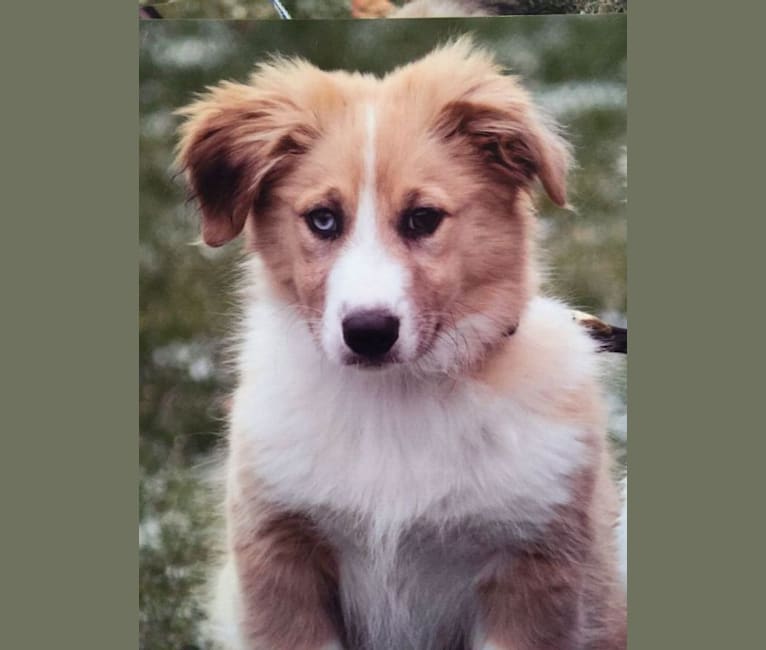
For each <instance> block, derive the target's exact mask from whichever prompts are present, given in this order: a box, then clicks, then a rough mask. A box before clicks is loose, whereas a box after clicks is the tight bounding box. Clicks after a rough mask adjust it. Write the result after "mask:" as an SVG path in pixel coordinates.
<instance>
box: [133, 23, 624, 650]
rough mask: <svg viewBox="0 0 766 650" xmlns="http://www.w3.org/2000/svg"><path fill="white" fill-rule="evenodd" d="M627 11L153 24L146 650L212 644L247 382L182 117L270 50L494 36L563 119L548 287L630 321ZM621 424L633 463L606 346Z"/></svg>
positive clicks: (143, 566) (144, 168) (327, 51)
mask: <svg viewBox="0 0 766 650" xmlns="http://www.w3.org/2000/svg"><path fill="white" fill-rule="evenodd" d="M625 27H626V22H625V17H624V16H620V15H611V16H558V17H556V16H551V17H546V16H539V17H538V16H528V17H515V18H498V19H478V20H476V19H474V20H430V21H417V20H416V21H399V20H397V21H387V20H383V21H353V22H352V21H328V22H324V21H301V22H297V21H281V22H272V21H268V22H235V23H232V22H216V21H144V22H142V23H141V25H140V160H141V163H140V165H141V168H140V217H139V218H140V221H139V228H140V248H139V254H140V257H139V269H140V318H139V326H140V347H139V354H140V366H141V374H140V443H139V444H140V448H139V449H140V452H139V453H140V490H139V499H140V529H139V553H140V558H139V562H140V647H141V648H145V649H147V650H148V649H152V650H154V649H168V648H173V649H176V648H178V649H184V650H192V649H195V648H198V649H202V648H208V647H210V646H208V645H207V643H206V641H205V640H204V638H202V635H201V633H200V626H199V624H200V622H202V620H203V612H202V608H201V604H200V588H201V585H202V584H203V581H204V578H205V570H206V567H207V566H208V563H209V560H210V559H211V557H212V553H213V550H212V549H213V548H214V545H215V543H216V540H217V538H218V537H219V532H218V529H217V527H216V512H217V510H218V508H217V504H216V502H215V499H214V497H213V496H212V490H211V489H210V486H209V485H208V484H207V483H206V482H205V480H204V479H205V475H206V474H207V471H208V469H209V467H210V465H211V462H212V461H211V459H212V458H214V457H215V455H216V452H217V450H220V447H221V442H222V441H221V437H220V436H221V431H222V430H223V423H222V416H223V401H224V400H225V398H226V395H227V392H228V390H229V389H230V382H231V379H230V378H229V377H228V376H227V375H226V374H225V373H224V372H223V370H222V366H223V364H222V363H221V353H222V347H223V344H224V342H225V335H226V333H227V332H229V331H230V326H231V323H232V321H233V316H234V314H235V310H234V308H233V301H232V289H233V286H234V266H235V261H236V259H237V258H238V256H239V251H238V245H237V244H236V242H235V243H233V244H230V245H228V246H225V247H223V248H222V249H216V250H211V249H207V248H205V247H203V246H199V245H196V243H195V242H196V241H197V239H198V216H197V213H196V210H195V207H194V206H193V205H191V204H189V203H188V202H187V201H186V193H185V189H184V187H183V183H182V182H181V179H180V178H179V177H178V176H177V175H176V174H175V172H174V170H173V169H172V168H171V165H172V159H173V147H174V145H175V129H176V127H177V124H178V120H177V118H176V117H175V116H174V115H173V111H174V110H175V109H177V108H178V107H180V106H182V105H184V104H186V103H187V102H189V101H190V100H191V99H192V97H193V95H194V93H195V92H199V91H200V90H202V89H203V88H204V87H205V86H206V85H208V84H214V83H216V82H218V81H220V80H221V79H224V78H226V79H234V80H244V79H245V78H246V77H247V75H248V73H249V72H250V71H251V69H252V67H253V65H254V63H255V62H257V61H259V60H262V59H263V58H264V57H265V56H266V55H267V54H269V53H274V52H280V53H282V54H287V55H289V54H296V55H300V56H303V57H305V58H307V59H308V60H310V61H312V62H314V63H315V64H316V65H318V66H320V67H322V68H326V69H333V68H346V69H357V70H362V71H370V72H374V73H378V74H381V73H384V72H386V71H388V70H390V69H392V68H393V67H395V66H396V65H399V64H402V63H405V62H407V61H410V60H412V59H415V58H417V57H420V56H421V55H423V54H425V53H426V52H428V51H429V50H430V49H431V48H433V47H434V46H435V45H436V44H438V43H440V42H443V41H444V40H445V39H447V38H448V37H450V36H455V35H458V34H461V33H465V32H472V33H473V34H474V37H475V39H476V41H477V42H479V43H481V44H483V45H485V46H486V47H488V48H490V49H491V50H492V51H494V52H496V54H497V57H498V60H499V61H500V62H502V63H503V64H504V65H505V66H507V67H508V69H509V70H511V71H512V72H514V73H517V74H519V75H521V76H522V77H523V79H524V80H525V82H526V84H527V86H528V87H529V88H530V90H531V91H532V92H533V93H534V95H535V97H536V98H537V100H538V101H539V102H540V103H541V104H542V105H543V106H545V107H546V108H547V109H548V110H549V111H550V112H551V113H552V114H553V115H554V116H555V117H556V118H557V119H558V121H559V122H560V123H561V124H563V125H564V127H565V129H566V131H567V133H568V137H569V139H570V140H571V141H572V142H573V143H574V145H575V151H576V158H577V164H578V165H577V168H576V169H575V170H574V172H573V173H572V176H571V195H570V200H571V202H572V204H573V206H574V208H575V210H576V213H570V212H567V211H563V210H560V209H556V208H555V207H554V206H553V205H552V204H550V203H549V202H547V200H546V199H541V201H540V219H541V222H542V236H543V241H542V244H543V247H544V249H545V250H546V251H547V259H548V261H549V262H550V266H551V273H550V277H549V280H548V285H549V287H548V288H549V289H550V291H551V292H552V293H554V294H555V295H558V296H561V297H563V298H565V299H567V300H568V301H569V302H570V303H571V304H572V305H573V306H576V307H579V308H581V309H584V310H587V311H590V312H592V313H595V314H597V315H600V316H602V317H603V318H605V319H607V320H608V321H610V322H612V323H614V324H624V323H625V315H626V310H627V299H626V293H625V286H626V284H625V283H626V259H625V254H626V235H627V221H626V203H625V199H626V172H627V163H626V128H627V115H626V99H627V95H626V30H625ZM603 358H604V366H605V382H606V385H607V387H608V394H609V403H610V420H609V427H610V434H611V436H612V438H613V439H614V441H615V444H616V445H617V448H618V453H619V457H620V461H621V463H622V464H624V463H625V462H626V455H625V443H626V436H627V431H626V403H625V393H626V360H625V358H624V355H603Z"/></svg>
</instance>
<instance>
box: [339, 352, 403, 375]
mask: <svg viewBox="0 0 766 650" xmlns="http://www.w3.org/2000/svg"><path fill="white" fill-rule="evenodd" d="M401 363H402V360H401V359H400V358H399V357H398V356H397V355H396V354H386V355H383V356H380V357H373V358H369V357H362V356H360V355H358V354H353V353H347V354H344V355H343V357H342V359H341V364H342V365H344V366H349V367H352V368H359V369H360V370H365V371H372V372H380V371H383V370H386V369H389V368H394V367H397V366H399V365H400V364H401Z"/></svg>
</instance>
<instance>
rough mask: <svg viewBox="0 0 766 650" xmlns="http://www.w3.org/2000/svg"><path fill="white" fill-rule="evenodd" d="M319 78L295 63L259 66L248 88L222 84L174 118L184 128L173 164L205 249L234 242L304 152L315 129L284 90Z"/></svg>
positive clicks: (180, 130) (306, 67) (302, 65)
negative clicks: (195, 209) (190, 198)
mask: <svg viewBox="0 0 766 650" xmlns="http://www.w3.org/2000/svg"><path fill="white" fill-rule="evenodd" d="M317 73H318V71H316V70H315V69H313V68H310V67H309V66H307V65H304V64H302V63H301V62H297V63H292V62H282V63H279V64H278V65H264V66H261V68H260V69H259V71H258V72H256V74H255V75H253V77H252V79H251V82H250V84H239V83H230V82H223V83H221V84H219V85H218V86H216V87H214V88H210V89H208V92H207V93H206V94H204V95H203V96H201V97H200V98H199V99H198V100H197V101H195V102H194V103H192V104H190V105H189V106H186V107H184V108H182V109H180V110H179V111H177V114H178V115H181V116H182V117H183V118H184V122H183V124H182V125H181V127H180V129H179V134H180V139H179V145H178V150H177V154H178V155H177V160H176V165H177V166H178V167H179V168H181V169H182V170H183V171H184V172H185V174H186V178H187V180H188V183H189V185H190V187H191V189H192V192H193V193H194V197H195V198H196V200H197V201H198V203H199V206H200V209H201V212H202V238H203V239H204V241H205V243H207V244H208V245H210V246H221V245H223V244H225V243H226V242H228V241H230V240H231V239H233V238H234V237H236V236H237V235H238V234H239V233H240V232H241V231H242V229H243V227H244V225H245V221H246V220H247V217H248V216H249V215H250V214H251V213H252V211H253V210H254V206H255V205H256V203H257V202H258V200H259V197H261V196H263V195H264V193H265V192H267V191H268V190H269V187H270V186H271V183H272V181H273V180H275V179H276V178H278V176H279V174H280V172H283V171H284V170H285V169H286V166H287V165H288V164H289V163H290V161H291V160H292V159H294V158H295V156H296V155H299V154H301V153H304V152H305V151H306V149H307V148H308V147H309V145H310V143H311V141H312V140H313V138H314V137H315V135H316V133H315V127H314V125H313V124H312V123H311V120H310V119H309V117H307V113H308V112H307V111H306V110H305V109H303V108H302V107H301V105H300V104H299V103H298V102H296V101H295V99H294V96H295V95H298V93H297V92H295V91H294V90H293V89H292V87H291V85H290V84H291V83H293V84H294V82H295V83H297V82H300V81H303V80H304V79H305V80H308V79H310V78H311V75H312V74H317ZM304 85H308V84H304ZM308 115H310V113H308Z"/></svg>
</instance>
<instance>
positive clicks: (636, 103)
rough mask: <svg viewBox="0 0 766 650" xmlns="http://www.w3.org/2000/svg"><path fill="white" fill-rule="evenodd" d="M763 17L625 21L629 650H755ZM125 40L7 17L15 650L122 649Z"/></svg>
mask: <svg viewBox="0 0 766 650" xmlns="http://www.w3.org/2000/svg"><path fill="white" fill-rule="evenodd" d="M757 4H758V3H748V4H747V5H745V3H742V4H741V6H742V7H743V11H738V10H737V3H733V2H730V3H721V2H704V1H702V0H696V1H694V2H692V1H688V2H678V1H676V2H667V1H665V2H663V1H661V0H660V1H657V0H655V1H654V2H651V1H650V0H633V2H632V3H631V7H630V19H629V34H630V35H629V50H630V54H629V62H630V63H629V67H630V72H629V92H630V100H629V102H630V127H629V128H630V131H629V159H630V176H629V178H630V180H629V188H628V191H629V200H630V212H629V221H630V226H629V230H630V237H629V295H630V323H631V331H632V334H631V337H632V338H631V355H632V362H631V364H630V431H631V442H630V445H631V449H630V459H631V465H630V480H631V497H630V508H631V515H630V536H629V544H630V589H629V600H630V639H631V640H630V647H631V649H632V650H642V649H647V650H656V649H664V648H672V649H676V648H679V649H680V648H693V649H695V650H702V649H704V648H711V649H712V648H715V649H716V650H720V649H721V648H750V647H757V646H759V645H760V644H761V643H762V641H763V632H762V631H761V630H760V629H759V628H760V626H761V620H762V612H761V610H762V603H763V596H762V585H761V583H760V580H761V579H762V577H761V575H760V574H762V569H759V568H758V567H759V566H762V559H761V558H762V555H761V548H760V547H761V546H763V535H762V533H760V532H759V531H758V530H757V529H756V525H761V524H762V519H763V510H764V508H763V504H762V502H761V495H762V493H763V488H762V482H761V480H760V476H761V474H762V469H761V465H762V463H763V460H762V459H763V457H764V454H763V437H764V436H763V425H762V424H761V423H760V419H759V418H757V417H756V415H758V416H760V412H759V411H760V410H761V409H762V404H761V402H762V400H763V398H762V392H763V383H764V382H763V377H762V375H761V374H759V373H757V372H756V370H757V365H756V363H755V361H756V353H755V351H754V350H755V349H756V346H755V345H754V344H755V342H756V341H757V340H758V339H760V338H762V335H761V333H760V323H761V322H762V321H761V320H760V319H758V318H757V317H756V315H755V314H749V313H748V311H749V310H752V309H753V308H752V307H750V305H751V304H755V305H756V306H760V302H761V300H762V298H760V296H762V295H763V289H762V287H761V286H760V285H761V281H762V277H763V272H762V271H760V270H759V267H758V266H757V265H756V262H757V261H758V260H760V259H762V257H763V254H762V251H761V248H762V242H763V241H764V240H763V237H761V236H759V234H757V233H755V232H753V233H750V232H749V231H747V232H746V231H745V230H744V228H745V227H746V226H747V227H751V228H752V229H754V228H755V227H760V228H762V227H763V221H764V217H763V204H762V202H756V201H755V200H754V199H755V198H756V196H757V197H758V198H759V199H760V194H761V193H762V190H761V185H762V184H763V182H764V181H763V179H762V177H763V154H762V152H761V151H760V147H761V146H762V144H759V143H758V142H757V140H756V136H755V135H754V134H755V133H756V126H755V125H757V124H759V123H761V121H762V119H761V118H762V116H761V113H762V111H763V99H762V98H758V97H757V96H756V93H755V90H754V88H757V87H758V86H761V91H762V82H761V81H759V80H760V79H762V70H761V69H760V67H761V66H760V61H762V57H761V56H758V55H757V52H756V47H755V46H756V44H757V43H758V42H760V41H761V40H762V29H763V27H762V26H763V25H764V21H763V17H762V16H756V15H755V12H756V9H755V7H756V5H757ZM745 7H746V10H745ZM137 22H138V21H137V18H136V6H135V4H134V3H132V2H130V1H128V2H124V3H120V2H118V3H104V2H95V1H93V2H84V1H81V2H76V3H49V4H46V5H43V4H41V3H26V4H23V3H19V4H14V5H10V6H9V7H6V8H4V9H3V23H4V27H5V29H4V30H3V31H4V37H3V38H4V43H3V44H4V49H5V51H6V52H7V54H6V56H5V57H4V66H3V67H4V70H5V75H4V78H3V102H2V106H3V116H2V120H1V121H0V123H2V126H3V147H2V150H3V154H4V155H3V158H4V159H5V163H4V169H3V180H4V183H3V200H2V205H3V219H2V226H3V228H2V240H1V241H2V251H3V254H2V257H0V259H1V260H2V262H1V263H2V269H3V273H2V274H0V278H2V287H3V289H4V292H3V300H2V305H3V311H2V313H3V318H2V323H3V328H2V334H3V335H2V342H3V361H2V368H3V371H4V372H3V375H4V376H5V381H4V389H3V391H2V395H3V409H2V415H3V418H2V421H3V429H2V432H3V451H2V452H1V453H0V460H1V462H2V465H1V466H2V471H1V472H0V476H2V484H3V490H2V498H3V504H4V517H3V522H2V528H3V532H2V539H3V542H4V543H3V554H2V557H3V572H2V583H3V588H4V589H3V592H4V596H5V602H4V605H3V617H2V620H3V624H2V626H0V646H2V647H6V648H78V649H85V648H94V649H99V650H101V649H105V648H109V649H110V650H121V649H122V648H131V649H132V648H135V647H136V645H137V614H136V610H137V603H138V597H137V543H136V542H137V534H136V523H137V431H136V424H137V378H138V368H137V361H136V359H137V354H136V352H137V304H138V300H137V286H138V283H137V265H136V244H137V223H138V221H137V211H138V207H137V206H138V195H137V188H138V159H137V158H138V148H137V138H136V135H137V120H138V117H137V110H136V109H137V57H136V54H137V53H136V45H137V39H138V30H137ZM757 128H758V129H760V132H761V133H762V127H757ZM761 137H762V136H761ZM748 153H749V155H748ZM746 198H751V199H753V201H752V202H751V203H750V205H749V206H746V205H743V200H744V199H746ZM748 368H749V370H748ZM750 373H752V375H751V374H750ZM748 406H749V407H750V408H749V412H748ZM756 446H757V448H756ZM759 572H760V573H759ZM748 639H751V640H748Z"/></svg>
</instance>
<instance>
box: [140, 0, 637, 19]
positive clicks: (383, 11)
mask: <svg viewBox="0 0 766 650" xmlns="http://www.w3.org/2000/svg"><path fill="white" fill-rule="evenodd" d="M408 1H410V0H281V2H282V4H283V5H284V7H285V8H286V9H287V10H288V12H289V13H290V15H291V16H292V17H293V18H296V19H301V18H350V17H352V16H356V17H362V18H371V17H376V16H383V15H387V14H388V13H390V11H391V9H392V7H397V6H398V7H401V6H402V5H404V4H405V3H407V2H408ZM498 1H499V2H502V4H503V6H504V7H505V9H504V11H505V12H506V13H509V12H512V13H516V14H545V13H554V14H563V13H575V14H577V13H587V14H596V13H602V14H603V13H614V12H625V11H627V8H628V0H495V2H498ZM139 5H141V6H153V7H156V8H157V10H158V11H159V12H160V14H161V15H162V17H163V18H227V19H232V20H244V19H251V18H277V13H276V11H275V10H274V7H273V6H272V4H271V2H270V0H169V1H168V0H139Z"/></svg>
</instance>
